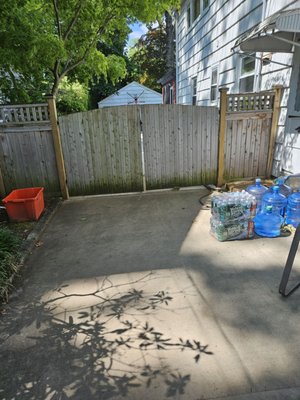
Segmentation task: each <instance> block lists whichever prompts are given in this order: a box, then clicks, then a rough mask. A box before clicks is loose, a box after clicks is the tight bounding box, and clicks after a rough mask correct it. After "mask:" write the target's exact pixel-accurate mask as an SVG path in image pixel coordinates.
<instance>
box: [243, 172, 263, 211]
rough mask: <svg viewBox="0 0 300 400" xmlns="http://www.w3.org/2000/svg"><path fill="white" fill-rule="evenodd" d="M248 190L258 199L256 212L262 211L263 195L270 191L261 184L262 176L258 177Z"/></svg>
mask: <svg viewBox="0 0 300 400" xmlns="http://www.w3.org/2000/svg"><path fill="white" fill-rule="evenodd" d="M246 191H247V192H248V193H250V194H252V196H254V197H255V199H256V214H258V213H259V212H260V211H261V201H262V197H263V195H264V194H265V193H266V192H267V191H268V189H267V188H266V187H265V186H263V185H262V184H261V179H260V178H256V179H255V184H254V185H250V186H248V187H247V188H246Z"/></svg>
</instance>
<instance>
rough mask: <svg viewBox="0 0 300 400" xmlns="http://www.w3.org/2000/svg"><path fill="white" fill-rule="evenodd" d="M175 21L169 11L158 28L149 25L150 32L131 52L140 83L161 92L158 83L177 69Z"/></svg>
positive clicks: (142, 37)
mask: <svg viewBox="0 0 300 400" xmlns="http://www.w3.org/2000/svg"><path fill="white" fill-rule="evenodd" d="M174 39H175V34H174V21H173V19H172V16H171V14H170V13H168V12H167V11H166V12H165V13H164V18H162V19H161V20H160V22H159V24H158V26H156V27H153V25H148V32H147V33H146V34H145V35H143V36H141V38H140V39H139V40H138V42H137V43H136V45H135V46H134V47H133V48H132V49H131V50H130V53H129V54H130V59H131V61H132V63H133V64H135V66H137V72H136V76H137V77H138V80H139V82H140V83H142V84H144V85H146V86H148V87H150V88H151V89H153V90H157V91H159V92H160V91H161V85H160V84H158V83H157V81H158V80H159V79H160V78H161V77H162V76H163V75H164V74H165V73H166V72H167V71H169V70H172V69H173V68H175V46H174Z"/></svg>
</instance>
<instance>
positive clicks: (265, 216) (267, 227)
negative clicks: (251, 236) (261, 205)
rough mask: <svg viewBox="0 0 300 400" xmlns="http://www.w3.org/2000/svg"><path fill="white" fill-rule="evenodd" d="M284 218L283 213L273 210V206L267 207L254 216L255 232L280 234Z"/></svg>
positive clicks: (267, 235) (270, 234) (261, 234)
mask: <svg viewBox="0 0 300 400" xmlns="http://www.w3.org/2000/svg"><path fill="white" fill-rule="evenodd" d="M283 221H284V219H283V218H282V216H281V215H279V214H277V213H275V214H274V213H273V212H272V206H266V208H265V209H264V210H263V211H262V212H261V213H260V214H258V215H256V217H255V218H254V232H255V233H256V234H257V235H259V236H265V237H276V236H280V227H281V225H282V223H283Z"/></svg>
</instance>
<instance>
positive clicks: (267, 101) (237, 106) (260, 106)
mask: <svg viewBox="0 0 300 400" xmlns="http://www.w3.org/2000/svg"><path fill="white" fill-rule="evenodd" d="M274 98H275V93H274V92H260V93H239V94H228V95H227V112H238V111H266V110H270V111H271V110H273V106H274Z"/></svg>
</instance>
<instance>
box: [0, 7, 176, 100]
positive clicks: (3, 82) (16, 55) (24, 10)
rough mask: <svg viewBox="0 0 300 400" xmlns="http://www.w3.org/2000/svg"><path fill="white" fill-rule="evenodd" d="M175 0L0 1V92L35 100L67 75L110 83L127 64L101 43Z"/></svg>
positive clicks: (152, 17) (53, 89)
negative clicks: (101, 78) (103, 50)
mask: <svg viewBox="0 0 300 400" xmlns="http://www.w3.org/2000/svg"><path fill="white" fill-rule="evenodd" d="M177 1H178V0H136V1H132V0H10V1H2V2H1V3H0V20H1V25H0V43H1V47H0V60H1V61H0V75H1V78H0V90H1V92H2V94H3V95H4V96H5V97H7V98H8V99H9V100H11V99H14V100H15V101H21V100H25V101H28V99H30V100H36V99H37V97H38V96H40V95H41V93H44V90H45V88H47V91H50V93H52V94H53V95H56V94H57V92H58V88H59V85H60V84H61V82H62V80H63V79H64V78H65V77H66V76H67V77H68V79H69V80H70V81H78V82H81V83H87V81H88V80H89V79H90V78H91V77H92V76H104V77H105V78H106V79H110V80H111V81H112V82H116V81H117V80H118V79H120V78H123V77H124V76H125V74H126V65H125V64H126V63H125V61H124V59H123V58H122V57H119V56H117V55H115V54H110V55H107V56H106V55H105V54H104V53H103V52H101V51H100V50H99V49H98V48H97V44H98V43H99V42H101V43H105V44H107V45H110V44H111V41H112V37H113V33H114V32H115V31H116V30H117V31H118V32H119V34H120V35H126V34H127V32H128V24H129V23H132V22H134V21H136V20H137V19H138V20H140V21H142V22H145V23H147V22H150V21H154V20H156V19H157V18H159V17H160V16H161V15H162V14H163V12H164V10H165V9H170V7H174V6H175V4H176V3H177Z"/></svg>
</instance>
